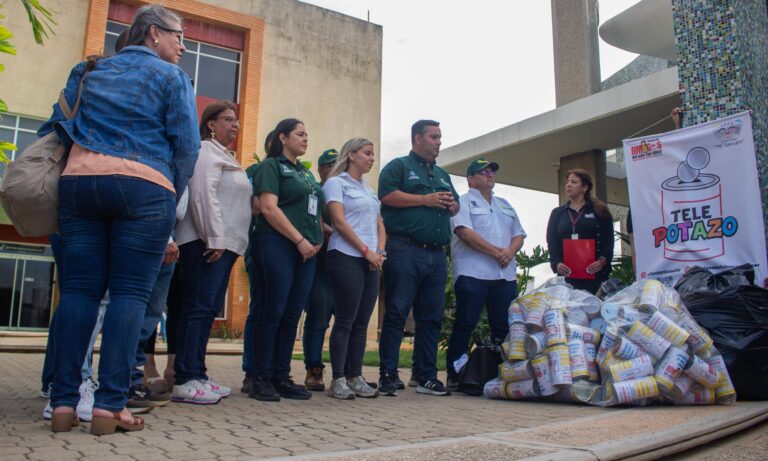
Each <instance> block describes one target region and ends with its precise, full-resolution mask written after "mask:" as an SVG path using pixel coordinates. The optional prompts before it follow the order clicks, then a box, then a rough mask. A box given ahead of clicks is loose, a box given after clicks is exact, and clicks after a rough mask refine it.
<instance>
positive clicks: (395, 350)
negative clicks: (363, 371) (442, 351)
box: [379, 238, 448, 380]
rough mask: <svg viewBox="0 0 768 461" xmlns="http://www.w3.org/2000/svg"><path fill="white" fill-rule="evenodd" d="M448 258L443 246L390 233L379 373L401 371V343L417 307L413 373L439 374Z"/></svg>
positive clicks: (431, 376)
mask: <svg viewBox="0 0 768 461" xmlns="http://www.w3.org/2000/svg"><path fill="white" fill-rule="evenodd" d="M447 279H448V264H447V262H446V260H445V253H444V252H443V251H442V250H440V249H424V248H420V247H418V246H416V245H414V244H412V243H410V242H407V241H404V240H399V239H394V238H392V239H389V240H388V241H387V260H386V261H385V262H384V302H385V305H386V310H385V312H384V322H383V324H382V327H381V339H380V341H379V358H380V359H381V365H380V370H379V371H380V373H382V374H384V373H393V374H394V373H397V364H398V359H399V356H400V344H401V343H402V342H403V328H404V327H405V321H406V319H407V318H408V313H409V312H410V310H411V307H413V319H414V320H415V322H416V335H415V338H414V348H413V366H414V373H415V374H416V376H418V377H419V379H421V380H428V379H434V378H436V377H437V340H438V337H439V335H440V327H441V325H442V321H443V310H444V309H445V282H446V281H447Z"/></svg>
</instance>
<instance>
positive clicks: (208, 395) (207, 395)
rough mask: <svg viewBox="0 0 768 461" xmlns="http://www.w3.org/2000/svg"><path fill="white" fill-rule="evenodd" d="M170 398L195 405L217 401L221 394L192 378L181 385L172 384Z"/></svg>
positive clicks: (211, 403)
mask: <svg viewBox="0 0 768 461" xmlns="http://www.w3.org/2000/svg"><path fill="white" fill-rule="evenodd" d="M171 400H172V401H174V402H179V403H193V404H195V405H213V404H216V403H219V401H220V400H221V396H220V395H219V394H217V393H215V392H213V391H211V390H210V388H209V387H208V386H206V385H205V384H203V383H202V382H200V381H198V380H196V379H192V380H189V381H187V382H186V383H184V384H182V385H180V386H179V385H177V386H173V394H172V395H171Z"/></svg>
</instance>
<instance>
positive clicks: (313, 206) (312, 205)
mask: <svg viewBox="0 0 768 461" xmlns="http://www.w3.org/2000/svg"><path fill="white" fill-rule="evenodd" d="M307 213H309V214H310V215H312V216H317V196H316V195H310V196H309V201H308V203H307Z"/></svg>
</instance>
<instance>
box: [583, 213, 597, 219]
mask: <svg viewBox="0 0 768 461" xmlns="http://www.w3.org/2000/svg"><path fill="white" fill-rule="evenodd" d="M584 217H585V218H589V219H595V214H594V213H585V214H584Z"/></svg>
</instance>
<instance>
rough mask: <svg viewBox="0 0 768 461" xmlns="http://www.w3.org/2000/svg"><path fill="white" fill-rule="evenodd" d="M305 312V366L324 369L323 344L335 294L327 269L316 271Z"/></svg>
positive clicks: (303, 342)
mask: <svg viewBox="0 0 768 461" xmlns="http://www.w3.org/2000/svg"><path fill="white" fill-rule="evenodd" d="M304 310H305V311H306V313H307V315H306V316H305V317H304V335H303V337H302V339H301V343H302V346H303V347H304V366H305V367H306V369H307V370H309V369H310V368H317V367H323V342H324V341H325V331H326V330H328V325H329V324H330V322H331V315H333V311H334V309H333V292H332V291H331V282H330V281H329V280H328V273H327V271H326V270H325V269H321V270H316V271H315V278H314V280H313V281H312V288H311V289H310V290H309V301H307V305H306V306H305V308H304Z"/></svg>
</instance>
